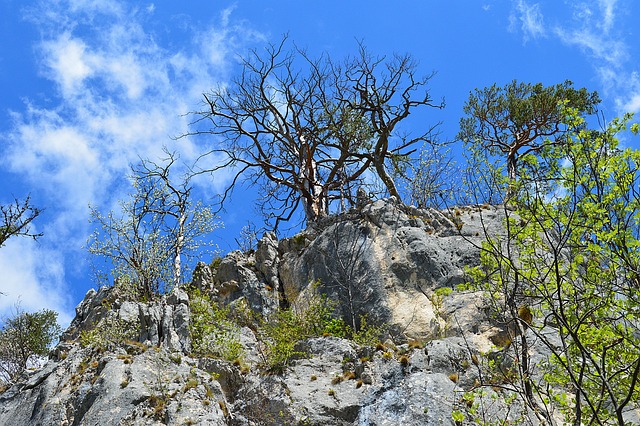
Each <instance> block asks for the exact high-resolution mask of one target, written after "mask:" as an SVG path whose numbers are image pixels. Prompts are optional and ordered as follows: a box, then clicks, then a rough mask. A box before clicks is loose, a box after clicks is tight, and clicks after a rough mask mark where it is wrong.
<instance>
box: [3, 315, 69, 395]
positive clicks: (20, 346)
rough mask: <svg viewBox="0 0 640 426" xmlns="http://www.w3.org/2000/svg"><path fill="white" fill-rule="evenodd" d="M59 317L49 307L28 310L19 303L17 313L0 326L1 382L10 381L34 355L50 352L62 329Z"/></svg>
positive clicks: (25, 366) (43, 354)
mask: <svg viewBox="0 0 640 426" xmlns="http://www.w3.org/2000/svg"><path fill="white" fill-rule="evenodd" d="M57 317H58V314H57V313H56V312H54V311H51V310H48V309H43V310H42V311H40V312H34V313H29V312H23V311H22V310H21V309H20V308H19V307H17V308H16V313H15V315H14V316H13V317H12V318H9V319H7V320H5V323H4V325H3V326H2V329H0V384H1V383H2V382H3V381H8V382H9V383H11V382H12V381H13V380H14V379H15V378H17V376H19V375H20V374H21V373H22V371H23V370H24V369H25V368H27V365H28V364H29V363H30V362H31V361H32V358H33V357H34V356H45V355H46V354H47V352H48V350H49V346H50V345H51V344H52V343H53V342H54V341H55V340H56V339H57V338H58V336H59V334H60V331H61V330H60V326H58V323H57V322H56V320H57Z"/></svg>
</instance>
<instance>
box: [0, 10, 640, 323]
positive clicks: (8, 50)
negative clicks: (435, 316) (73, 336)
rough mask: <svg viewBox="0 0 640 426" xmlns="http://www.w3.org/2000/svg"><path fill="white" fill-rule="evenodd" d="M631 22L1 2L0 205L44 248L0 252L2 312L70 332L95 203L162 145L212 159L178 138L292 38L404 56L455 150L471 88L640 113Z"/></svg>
mask: <svg viewBox="0 0 640 426" xmlns="http://www.w3.org/2000/svg"><path fill="white" fill-rule="evenodd" d="M25 4H26V5H25ZM639 19H640V2H637V1H635V0H589V1H561V0H549V1H538V2H535V1H527V0H478V1H476V0H447V1H427V0H422V1H417V0H414V1H397V2H390V1H377V0H369V1H366V2H364V1H350V2H345V1H324V2H306V1H300V0H297V1H270V2H265V1H262V0H237V1H235V2H231V1H204V0H190V1H188V2H176V1H158V2H141V1H126V2H125V1H119V0H47V1H37V0H36V1H32V2H20V1H17V0H0V83H1V86H0V87H1V88H2V94H1V96H0V144H1V146H2V149H0V202H2V203H8V202H10V201H11V200H12V197H13V196H15V197H18V198H24V197H25V196H26V195H27V194H31V197H32V202H33V204H34V205H36V206H38V207H41V208H44V209H46V210H45V212H44V213H43V214H42V216H41V217H39V218H38V220H37V223H36V228H37V231H39V232H43V233H44V237H43V238H41V239H40V240H39V241H38V242H33V241H31V240H28V239H12V240H9V241H8V242H7V244H6V246H5V247H3V248H2V249H0V291H2V292H3V293H4V296H0V314H6V313H8V311H9V309H10V308H11V306H12V305H13V304H14V303H15V302H16V300H18V299H20V301H21V305H22V307H23V308H24V309H27V310H34V309H41V308H43V307H46V308H51V309H55V310H57V311H59V312H60V314H61V320H62V322H63V323H66V322H68V321H69V320H70V318H71V317H72V315H73V308H74V307H75V306H76V305H77V304H78V303H79V302H80V301H81V300H82V297H83V296H84V294H85V293H86V291H87V290H88V289H89V288H91V287H94V286H95V283H94V282H93V281H92V275H91V269H90V259H89V257H88V255H87V254H86V250H85V249H84V246H85V244H86V239H87V236H88V235H89V233H90V226H89V223H88V217H89V210H88V206H89V204H91V205H93V206H96V207H98V208H100V209H101V210H103V211H105V212H106V211H108V210H109V209H111V208H113V207H114V206H115V205H116V201H117V200H118V199H120V198H124V197H125V196H126V192H127V190H128V186H127V183H126V180H125V176H126V174H127V172H128V166H129V164H130V163H132V162H135V161H136V160H137V159H138V158H139V157H143V158H152V159H154V158H157V157H158V156H159V155H160V154H161V150H162V146H163V145H166V146H168V147H169V148H170V149H176V150H178V151H179V152H180V154H181V156H182V159H183V160H185V161H190V160H192V159H194V158H196V156H197V155H198V154H199V153H200V152H201V151H202V150H204V149H206V148H207V144H210V143H212V141H210V140H203V139H181V140H178V141H176V140H174V138H173V137H175V136H177V135H180V134H182V133H184V132H185V131H187V129H188V122H189V117H188V116H185V114H186V113H188V112H189V111H193V110H197V109H198V108H199V107H200V106H201V102H202V93H203V92H206V91H207V90H209V89H210V88H211V87H213V86H215V85H218V84H224V83H225V82H227V81H229V79H230V78H231V77H232V76H233V75H234V73H237V71H238V57H239V56H241V55H244V54H246V52H247V51H248V50H249V49H251V48H262V47H263V46H265V44H266V43H269V42H272V43H277V42H278V41H279V40H280V39H281V37H282V34H284V33H288V34H289V37H290V39H291V40H292V41H294V42H295V43H296V44H297V45H298V46H300V47H303V48H306V49H307V50H308V51H309V52H310V53H311V54H312V55H318V54H321V53H325V52H326V53H327V54H329V55H330V56H332V57H333V58H336V59H340V58H343V57H345V56H347V55H349V54H353V53H354V52H355V51H356V48H357V41H358V40H361V41H363V42H364V44H365V45H366V46H367V47H368V49H369V50H370V51H371V52H372V53H375V54H379V55H390V54H393V53H394V52H398V53H410V54H412V55H413V56H414V58H415V59H417V60H418V61H419V63H420V66H419V69H420V72H421V73H423V74H429V73H431V72H433V71H435V72H436V73H437V74H436V75H435V77H434V78H433V79H432V80H431V85H430V90H431V94H432V96H433V97H434V98H436V99H440V98H444V99H445V101H446V108H445V109H444V110H442V111H437V110H429V111H425V112H424V113H422V114H417V115H416V116H415V117H412V122H411V125H412V126H415V127H416V128H426V127H428V126H431V125H432V124H434V123H437V122H442V126H441V129H440V130H441V133H442V137H444V138H447V139H451V138H453V137H454V136H455V134H456V132H457V126H458V122H459V119H460V117H461V115H462V106H463V104H464V102H465V100H466V99H467V97H468V95H469V92H470V91H471V90H473V89H474V88H482V87H484V86H488V85H491V84H493V83H498V84H505V83H507V82H509V81H511V80H513V79H517V80H520V81H525V82H532V83H535V82H543V83H545V84H556V83H559V82H562V81H564V80H566V79H571V80H573V81H574V83H575V85H576V86H577V87H587V88H588V89H590V90H597V91H599V92H600V94H601V97H602V98H603V104H602V109H603V112H604V114H605V117H606V118H613V117H614V116H617V115H620V114H622V113H624V112H638V111H640V59H639V58H640V34H639V33H638V31H640V30H639V28H640V27H639V26H638V20H639ZM209 147H210V145H209ZM225 183H226V181H225V176H218V177H217V178H216V179H215V180H211V179H207V180H202V181H200V182H199V186H198V190H199V191H200V194H201V196H202V197H203V198H204V199H207V198H208V197H211V196H212V195H213V194H216V193H218V192H219V191H220V190H221V188H223V187H224V185H225ZM252 211H253V210H252V205H251V200H250V194H248V195H247V196H245V195H244V194H242V193H239V192H236V194H235V197H234V199H233V200H232V203H231V204H229V205H228V207H227V211H226V212H225V213H224V214H222V216H221V220H222V222H223V223H224V226H225V229H224V230H219V231H217V232H216V233H215V234H214V236H213V238H214V243H216V244H217V245H218V246H219V247H220V249H221V250H223V251H228V250H229V249H232V248H234V246H235V243H234V238H236V237H238V234H239V232H240V229H241V227H242V226H243V225H245V224H246V223H247V221H249V220H251V221H254V222H259V219H258V218H255V217H254V216H253V215H252ZM207 260H208V259H207Z"/></svg>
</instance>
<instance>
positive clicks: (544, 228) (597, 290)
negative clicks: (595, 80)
mask: <svg viewBox="0 0 640 426" xmlns="http://www.w3.org/2000/svg"><path fill="white" fill-rule="evenodd" d="M567 104H568V103H567ZM559 116H560V117H561V123H562V124H563V125H564V126H566V132H565V133H564V141H563V144H562V147H561V149H559V150H557V151H544V152H541V153H540V155H541V156H542V157H544V158H543V159H542V160H543V161H548V162H554V161H555V162H558V160H562V162H561V166H560V167H558V168H553V169H549V170H547V171H545V175H544V176H542V177H543V178H544V179H545V180H546V181H547V185H546V186H545V187H544V189H545V190H544V191H541V187H536V188H535V189H534V190H532V189H531V188H529V187H527V186H525V185H516V188H515V191H514V193H513V199H512V200H511V206H512V209H505V214H506V216H507V220H506V223H505V225H506V233H505V234H504V235H487V241H486V243H485V244H484V245H483V247H482V250H481V260H482V266H481V267H478V268H476V269H475V270H473V272H472V274H471V275H472V277H473V278H474V283H475V285H476V286H477V287H476V288H480V289H483V290H485V291H486V292H487V294H488V295H489V296H490V300H491V301H492V305H493V308H494V314H495V318H496V320H497V321H498V322H499V323H501V324H502V325H503V326H505V327H506V328H507V329H508V330H509V333H510V335H509V342H510V345H511V346H512V347H513V348H514V352H513V357H514V359H512V361H513V364H512V365H513V366H514V368H515V371H517V373H518V374H517V375H515V377H514V378H513V379H507V380H506V383H505V384H504V389H507V390H510V391H514V392H516V393H517V394H519V395H520V396H521V397H522V399H523V401H524V402H525V404H526V405H527V406H529V407H530V408H531V409H532V412H535V413H537V414H539V415H540V416H541V419H542V420H543V421H545V422H549V423H554V421H553V420H552V419H553V412H554V409H555V408H558V407H559V408H560V410H561V412H562V413H563V415H564V419H565V423H563V424H574V425H581V424H613V423H615V424H620V425H624V424H626V423H625V419H624V413H625V411H626V410H627V408H628V407H629V406H630V403H631V402H634V401H638V400H639V399H640V385H639V383H640V322H639V320H638V318H640V317H639V316H638V312H640V278H639V277H640V275H639V271H640V251H639V250H638V248H639V247H640V216H639V215H638V212H639V211H640V191H638V185H639V184H640V151H637V150H632V149H623V148H621V146H620V144H619V141H618V135H619V134H620V133H621V132H624V131H626V130H627V129H629V128H630V129H631V131H632V132H633V133H636V134H637V133H638V131H639V130H640V129H639V128H638V125H637V124H635V125H632V126H630V127H629V120H630V118H631V116H625V117H624V118H623V119H620V120H617V119H616V120H613V121H612V122H611V123H610V124H609V125H608V126H607V127H606V128H605V129H603V130H590V129H588V128H587V124H586V122H585V119H584V117H582V111H581V110H579V109H577V108H571V107H567V106H563V107H561V110H560V115H559ZM533 344H541V345H543V346H545V347H546V349H547V350H548V351H549V353H550V356H549V359H548V360H547V361H546V362H544V363H542V364H538V365H533V364H532V361H531V358H530V348H531V346H532V345H533ZM537 372H542V373H543V374H542V375H541V374H539V373H538V374H536V373H537ZM489 376H490V375H487V376H486V377H489ZM549 385H551V386H552V387H549Z"/></svg>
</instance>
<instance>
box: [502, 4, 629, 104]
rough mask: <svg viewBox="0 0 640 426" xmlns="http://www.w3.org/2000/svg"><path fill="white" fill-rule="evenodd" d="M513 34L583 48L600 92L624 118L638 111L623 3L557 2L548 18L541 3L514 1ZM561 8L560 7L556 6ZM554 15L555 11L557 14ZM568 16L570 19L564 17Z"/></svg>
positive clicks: (511, 17)
mask: <svg viewBox="0 0 640 426" xmlns="http://www.w3.org/2000/svg"><path fill="white" fill-rule="evenodd" d="M512 4H513V11H512V13H511V16H510V26H509V29H510V31H513V32H519V33H521V34H522V37H523V40H524V41H525V42H527V41H528V40H530V39H535V38H541V37H548V36H552V37H556V38H557V39H559V40H560V41H561V42H563V43H564V44H565V45H567V46H570V47H575V48H578V49H580V51H582V52H583V53H584V54H585V56H586V57H587V58H588V59H589V61H590V62H591V64H592V66H593V69H594V71H595V73H596V76H597V79H598V80H599V82H600V85H601V89H600V91H601V92H602V93H603V94H604V96H605V97H606V98H610V99H612V100H613V104H614V105H615V106H616V109H617V111H616V112H615V114H617V115H620V114H623V113H625V112H627V111H638V109H639V108H638V106H639V105H638V103H639V101H638V99H639V98H640V84H638V74H637V73H638V72H639V71H640V70H638V69H634V68H633V67H634V65H633V63H632V62H631V61H630V59H632V58H631V55H630V51H629V46H628V41H627V39H626V37H627V34H629V32H628V31H625V29H624V22H620V16H619V15H620V10H623V7H622V6H621V5H620V1H619V0H584V1H577V2H573V1H571V2H570V1H565V2H564V6H567V7H568V9H566V10H564V9H563V5H561V4H557V3H554V9H551V8H550V7H549V10H548V11H547V14H546V18H547V19H546V21H547V23H545V19H544V18H545V16H543V12H542V10H541V7H540V4H539V3H529V2H527V1H526V0H513V3H512ZM556 6H557V7H556ZM551 12H555V15H554V14H552V13H551ZM563 13H565V14H567V15H568V16H562V14H563Z"/></svg>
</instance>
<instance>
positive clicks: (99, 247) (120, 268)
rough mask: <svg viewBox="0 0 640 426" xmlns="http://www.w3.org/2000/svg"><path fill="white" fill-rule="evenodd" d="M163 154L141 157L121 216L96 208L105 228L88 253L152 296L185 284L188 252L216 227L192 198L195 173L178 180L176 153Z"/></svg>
mask: <svg viewBox="0 0 640 426" xmlns="http://www.w3.org/2000/svg"><path fill="white" fill-rule="evenodd" d="M165 153H166V154H167V157H166V158H164V159H162V161H161V162H158V163H156V162H153V161H151V160H141V161H140V163H139V164H138V165H137V166H133V167H132V172H133V175H132V177H131V179H132V184H133V187H134V193H133V194H131V196H130V199H129V200H127V201H124V202H122V203H121V210H122V215H121V216H120V217H118V216H117V215H115V214H114V213H113V212H111V213H109V214H108V215H107V216H103V215H102V214H101V213H100V212H99V211H97V210H96V209H92V221H93V222H94V223H97V224H99V225H100V226H101V228H102V230H103V232H100V231H96V232H95V233H94V234H93V235H92V236H91V238H90V241H91V243H90V246H89V251H90V252H91V253H93V254H97V255H100V256H105V257H106V258H107V259H109V260H110V261H111V262H112V263H113V266H114V270H113V274H114V275H115V277H116V279H119V280H122V279H129V280H130V281H132V284H133V286H134V288H135V289H136V290H137V291H138V292H139V293H142V294H144V295H146V296H149V297H150V296H153V295H154V294H155V293H157V292H158V291H160V289H161V288H164V290H165V291H166V290H167V289H168V288H169V282H170V283H171V284H172V285H173V286H177V285H179V284H180V283H181V282H182V279H183V275H184V262H183V260H184V257H185V255H188V254H189V253H193V252H195V251H196V250H198V249H199V248H200V247H201V246H202V245H203V244H205V243H204V242H202V241H200V238H201V237H202V236H204V235H207V234H209V233H211V232H212V231H213V230H214V229H215V228H216V227H217V223H216V221H215V215H214V214H213V212H212V211H211V209H210V208H209V207H207V206H203V205H202V204H201V203H199V202H198V203H194V202H193V201H192V199H191V191H192V186H191V179H192V177H193V175H192V174H191V173H190V172H188V173H187V174H185V175H183V176H181V177H180V178H179V179H177V180H174V177H173V175H172V173H171V172H172V170H173V169H172V168H173V167H175V164H176V162H177V160H178V156H177V154H175V153H172V152H168V151H166V150H165Z"/></svg>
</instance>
